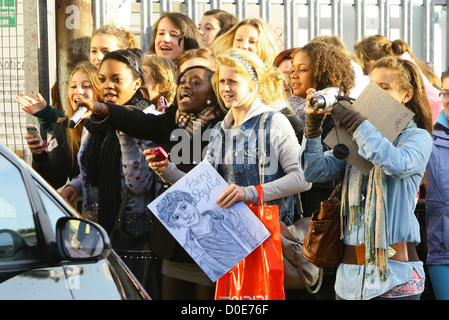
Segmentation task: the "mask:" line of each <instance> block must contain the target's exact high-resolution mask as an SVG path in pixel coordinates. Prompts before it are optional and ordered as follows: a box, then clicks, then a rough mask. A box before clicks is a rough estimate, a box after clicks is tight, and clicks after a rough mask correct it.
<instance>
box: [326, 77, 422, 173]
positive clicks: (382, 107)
mask: <svg viewBox="0 0 449 320" xmlns="http://www.w3.org/2000/svg"><path fill="white" fill-rule="evenodd" d="M353 108H354V109H355V110H357V111H358V112H360V114H362V115H363V116H365V117H366V118H367V119H368V121H369V122H371V124H372V125H374V126H375V127H376V128H377V130H379V132H380V133H381V134H382V136H384V137H385V138H387V139H388V140H389V141H390V142H393V141H394V140H395V139H396V138H397V137H398V136H399V134H400V133H401V131H402V130H403V129H404V128H405V126H406V125H407V124H408V123H409V122H410V120H411V119H412V118H413V116H414V113H413V112H412V111H410V110H409V109H407V107H405V106H404V105H403V104H401V103H400V102H399V101H397V100H396V99H394V98H393V97H392V96H390V95H389V94H388V93H387V92H385V91H384V90H383V89H382V88H381V87H379V86H378V85H377V84H376V83H374V82H370V83H369V84H368V86H367V87H366V88H365V90H364V91H363V92H362V93H361V94H360V96H359V97H358V98H357V100H355V101H354V103H353ZM335 128H336V130H335V129H332V130H331V131H330V132H329V134H328V135H327V136H326V138H325V139H324V143H326V144H327V145H328V146H329V147H331V148H334V147H335V145H337V144H339V143H342V144H345V145H346V146H347V147H348V149H349V155H348V157H347V158H346V160H347V161H348V162H349V163H351V164H352V165H354V166H355V167H357V168H358V169H359V170H360V171H361V172H362V173H363V174H368V172H369V171H370V170H371V168H372V167H373V164H372V163H371V162H369V161H368V160H366V159H364V158H363V157H362V156H360V155H359V154H358V149H359V148H358V145H357V144H356V143H355V141H353V140H352V135H351V134H349V133H348V132H347V131H346V130H345V129H342V128H338V127H335ZM335 131H337V132H335Z"/></svg>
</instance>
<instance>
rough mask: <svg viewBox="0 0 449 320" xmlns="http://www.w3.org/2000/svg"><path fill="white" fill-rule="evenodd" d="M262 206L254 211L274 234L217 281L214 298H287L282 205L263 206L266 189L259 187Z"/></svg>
mask: <svg viewBox="0 0 449 320" xmlns="http://www.w3.org/2000/svg"><path fill="white" fill-rule="evenodd" d="M256 189H257V192H258V193H259V206H250V209H251V211H253V212H254V214H255V215H256V216H257V217H258V218H259V219H260V221H262V223H263V224H264V225H265V227H266V228H267V229H268V231H270V233H271V236H270V237H269V238H268V239H267V240H265V241H264V242H263V243H262V244H261V245H260V246H259V247H257V248H256V249H255V250H254V251H253V252H251V253H250V254H249V255H248V256H247V257H246V258H244V259H243V260H242V261H240V262H239V263H238V264H237V265H236V266H235V267H234V268H232V269H231V270H230V271H229V272H228V273H226V274H225V275H224V276H222V277H221V278H220V279H218V280H217V282H216V287H215V300H284V299H285V293H284V263H283V257H282V243H281V230H280V220H279V207H278V206H277V205H263V201H262V199H263V189H262V187H260V186H256Z"/></svg>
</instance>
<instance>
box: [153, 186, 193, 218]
mask: <svg viewBox="0 0 449 320" xmlns="http://www.w3.org/2000/svg"><path fill="white" fill-rule="evenodd" d="M184 201H185V202H187V203H190V204H193V205H196V202H195V200H194V199H193V197H192V196H191V195H190V193H187V192H185V191H181V190H175V191H172V192H166V193H165V194H164V197H163V198H162V200H161V201H160V202H159V203H158V204H157V205H156V207H157V210H158V211H159V218H160V219H161V220H162V221H165V222H166V223H168V224H169V221H170V217H171V216H172V214H173V213H174V212H175V210H176V207H177V206H178V204H179V203H181V202H184Z"/></svg>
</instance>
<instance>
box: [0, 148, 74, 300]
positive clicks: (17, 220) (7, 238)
mask: <svg viewBox="0 0 449 320" xmlns="http://www.w3.org/2000/svg"><path fill="white" fill-rule="evenodd" d="M30 183H33V182H32V179H30V176H29V174H27V173H26V172H25V171H23V170H22V168H21V167H20V166H18V165H17V164H15V163H14V161H11V159H9V158H8V157H7V156H5V155H4V154H0V299H71V298H72V295H71V292H70V290H68V288H67V285H66V277H65V275H64V269H63V268H62V266H58V265H55V266H49V263H48V261H49V259H48V257H49V255H51V253H49V252H48V250H47V249H46V248H45V246H42V245H40V244H42V243H45V242H49V241H51V239H53V241H54V230H51V232H46V233H47V234H46V235H45V236H44V235H43V234H42V232H41V228H40V225H41V224H42V225H48V221H47V222H45V221H42V223H41V222H40V220H42V217H41V216H42V213H43V208H42V205H41V204H39V203H38V204H36V203H35V201H33V199H36V194H30V188H29V187H28V186H27V184H28V185H29V184H30ZM32 189H33V188H31V190H32ZM35 213H37V214H35ZM50 260H51V259H50Z"/></svg>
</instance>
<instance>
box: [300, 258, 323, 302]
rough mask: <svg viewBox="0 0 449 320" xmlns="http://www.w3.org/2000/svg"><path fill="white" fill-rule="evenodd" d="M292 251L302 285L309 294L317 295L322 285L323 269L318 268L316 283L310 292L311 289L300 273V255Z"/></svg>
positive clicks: (301, 272)
mask: <svg viewBox="0 0 449 320" xmlns="http://www.w3.org/2000/svg"><path fill="white" fill-rule="evenodd" d="M294 251H295V256H296V261H297V263H298V271H299V276H300V277H301V279H302V281H303V282H304V284H305V286H306V290H307V291H308V292H309V293H310V294H315V293H317V292H318V291H319V290H320V289H321V284H322V283H323V268H319V274H318V283H317V284H316V285H315V289H313V290H312V288H311V287H310V286H309V284H308V283H307V281H306V277H305V276H304V273H303V271H302V264H301V254H300V253H299V252H298V251H297V250H294Z"/></svg>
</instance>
